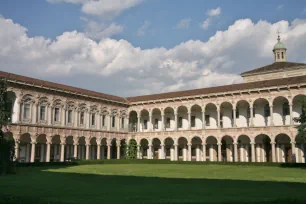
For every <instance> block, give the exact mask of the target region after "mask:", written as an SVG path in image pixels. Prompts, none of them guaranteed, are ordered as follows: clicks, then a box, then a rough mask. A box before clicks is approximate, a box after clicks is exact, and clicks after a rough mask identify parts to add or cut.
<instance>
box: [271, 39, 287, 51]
mask: <svg viewBox="0 0 306 204" xmlns="http://www.w3.org/2000/svg"><path fill="white" fill-rule="evenodd" d="M277 49H287V48H286V46H285V45H284V44H283V43H282V42H281V41H278V42H277V43H276V44H275V45H274V48H273V50H277Z"/></svg>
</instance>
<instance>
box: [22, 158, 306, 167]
mask: <svg viewBox="0 0 306 204" xmlns="http://www.w3.org/2000/svg"><path fill="white" fill-rule="evenodd" d="M91 164H182V165H184V164H193V165H231V166H274V167H284V168H306V164H305V163H271V162H196V161H170V160H147V159H141V160H127V159H122V160H115V159H114V160H76V161H72V162H34V163H18V164H17V167H35V166H40V167H44V166H69V165H91Z"/></svg>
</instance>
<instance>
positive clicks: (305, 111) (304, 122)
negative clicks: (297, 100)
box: [293, 99, 306, 141]
mask: <svg viewBox="0 0 306 204" xmlns="http://www.w3.org/2000/svg"><path fill="white" fill-rule="evenodd" d="M293 120H294V122H297V123H299V125H298V126H297V127H296V128H297V130H298V134H297V136H298V137H301V138H302V139H303V140H304V141H306V99H304V101H302V113H301V115H300V116H299V117H297V118H294V119H293Z"/></svg>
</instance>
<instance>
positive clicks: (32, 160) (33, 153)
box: [30, 141, 36, 163]
mask: <svg viewBox="0 0 306 204" xmlns="http://www.w3.org/2000/svg"><path fill="white" fill-rule="evenodd" d="M31 144H32V149H31V160H30V162H31V163H33V162H34V161H35V145H36V141H32V142H31Z"/></svg>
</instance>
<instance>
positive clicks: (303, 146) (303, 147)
mask: <svg viewBox="0 0 306 204" xmlns="http://www.w3.org/2000/svg"><path fill="white" fill-rule="evenodd" d="M301 150H302V154H301V158H302V161H301V162H302V163H305V156H306V153H305V145H304V144H301Z"/></svg>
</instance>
